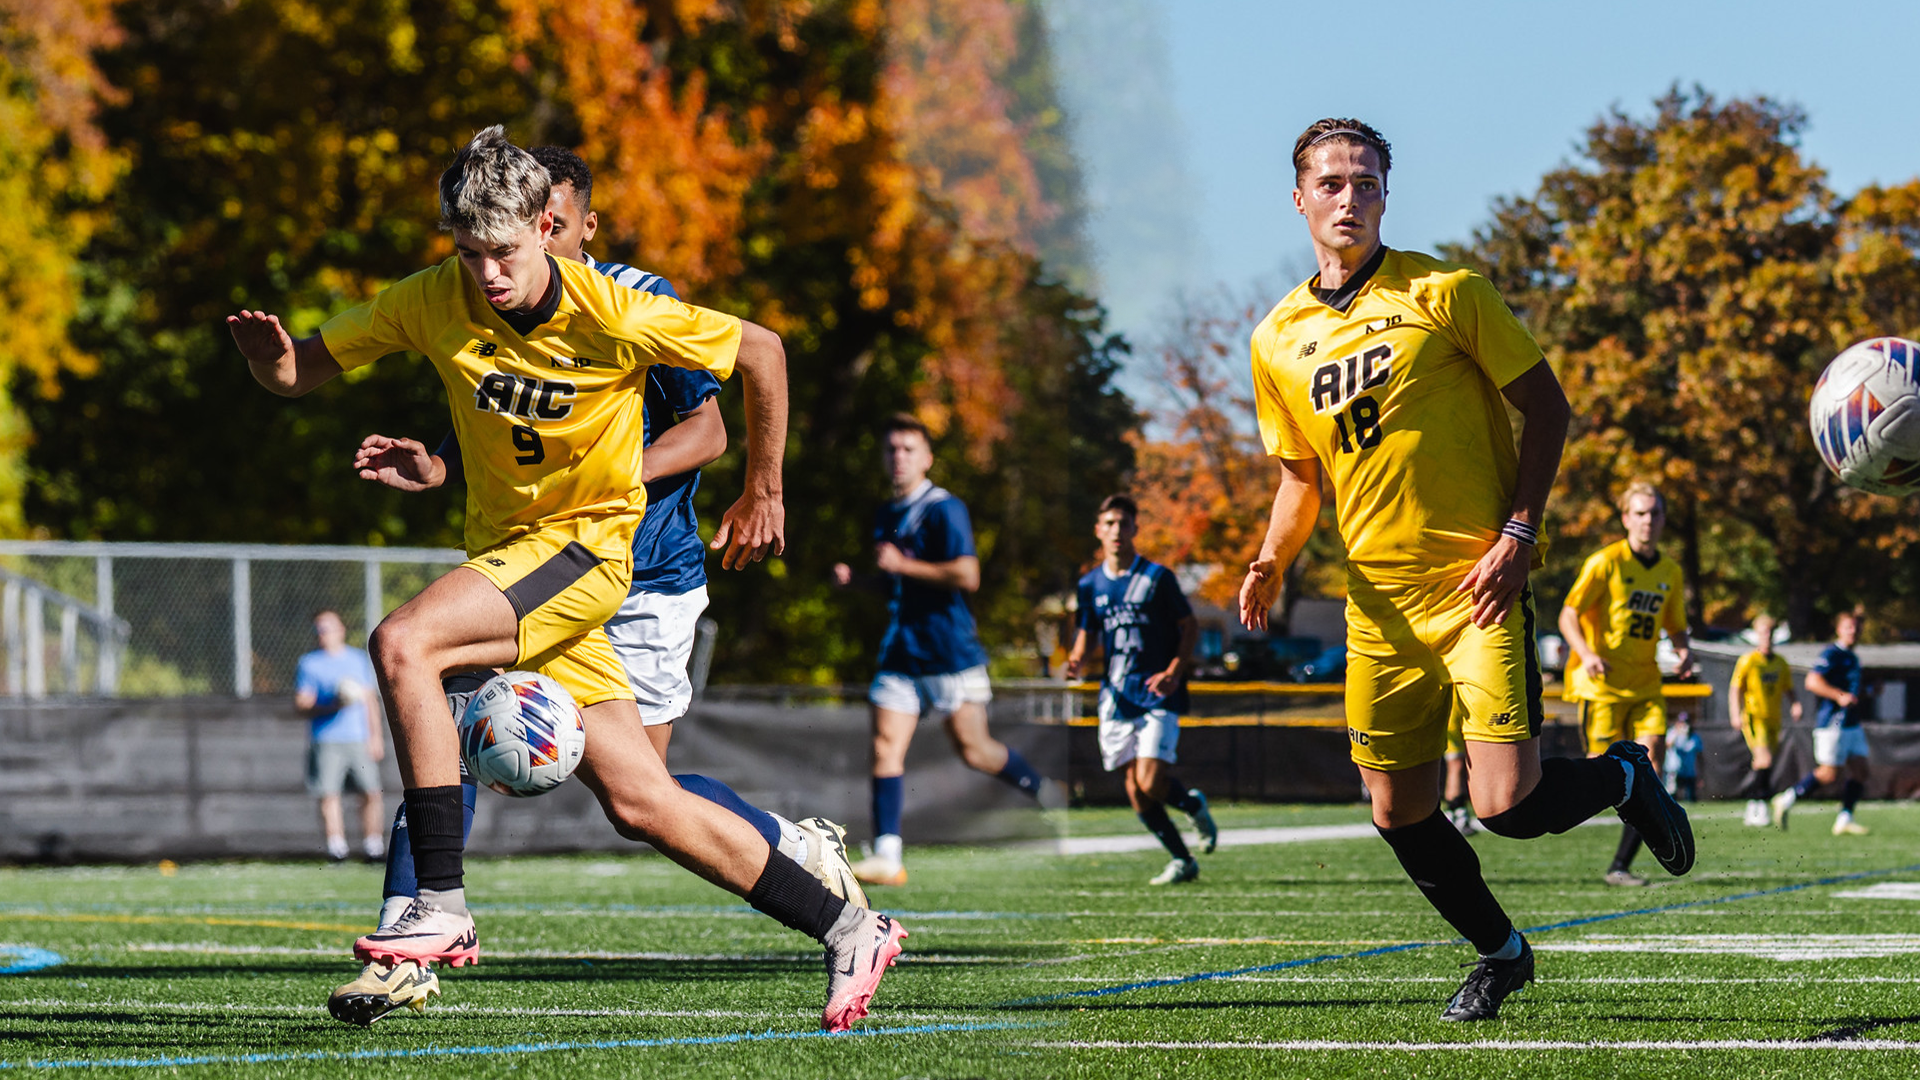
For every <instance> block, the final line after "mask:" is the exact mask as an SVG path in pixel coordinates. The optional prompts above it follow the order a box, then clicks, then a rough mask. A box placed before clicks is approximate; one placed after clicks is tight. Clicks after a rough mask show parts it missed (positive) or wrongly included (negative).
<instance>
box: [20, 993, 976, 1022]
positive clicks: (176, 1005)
mask: <svg viewBox="0 0 1920 1080" xmlns="http://www.w3.org/2000/svg"><path fill="white" fill-rule="evenodd" d="M324 1008H325V1006H322V1005H229V1004H224V1003H216V1002H178V1001H136V1000H132V999H128V998H118V999H113V1000H108V1001H67V1000H64V999H59V998H33V999H28V1000H23V1001H0V1009H149V1010H153V1011H155V1012H178V1013H249V1014H257V1015H262V1016H300V1015H305V1014H307V1013H316V1012H321V1011H323V1010H324ZM428 1011H429V1012H430V1013H432V1014H433V1015H436V1016H437V1015H440V1014H442V1013H453V1014H457V1015H461V1016H582V1017H610V1018H615V1019H620V1018H628V1019H631V1018H641V1019H644V1018H648V1017H657V1018H664V1019H695V1020H698V1019H733V1020H783V1019H789V1018H793V1017H809V1016H814V1015H817V1014H818V1013H819V1011H820V1010H818V1009H791V1010H788V1011H785V1012H780V1011H770V1010H764V1009H763V1010H742V1009H560V1008H554V1009H548V1008H541V1007H538V1006H525V1007H512V1008H509V1007H495V1006H485V1005H441V1004H438V1003H436V1004H434V1005H433V1006H432V1007H431V1008H430V1009H429V1010H428ZM888 1015H889V1016H891V1017H897V1018H900V1019H913V1020H925V1021H965V1020H978V1019H979V1018H980V1017H979V1014H977V1013H934V1012H919V1011H916V1010H913V1009H897V1010H888Z"/></svg>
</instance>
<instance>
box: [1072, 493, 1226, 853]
mask: <svg viewBox="0 0 1920 1080" xmlns="http://www.w3.org/2000/svg"><path fill="white" fill-rule="evenodd" d="M1139 532H1140V507H1139V504H1138V503H1135V502H1134V501H1133V499H1132V498H1131V497H1129V496H1126V495H1109V496H1107V497H1106V499H1105V500H1103V501H1102V502H1101V503H1100V515H1099V517H1097V518H1096V519H1095V520H1094V526H1093V535H1094V536H1095V537H1097V538H1098V539H1099V540H1100V556H1101V558H1100V565H1098V566H1096V567H1094V568H1093V569H1092V570H1089V571H1087V573H1086V576H1085V577H1082V578H1081V579H1080V587H1079V593H1080V597H1079V599H1080V602H1079V610H1078V612H1077V613H1076V615H1075V617H1074V623H1075V631H1074V635H1073V648H1072V650H1071V651H1069V652H1068V653H1067V664H1066V672H1067V677H1068V678H1069V679H1077V678H1079V677H1080V671H1081V667H1082V665H1084V664H1085V663H1086V659H1087V645H1088V641H1089V638H1090V635H1091V634H1093V633H1098V634H1099V635H1100V650H1101V652H1102V653H1104V654H1105V655H1106V658H1107V674H1106V677H1105V678H1104V679H1102V680H1101V681H1100V762H1101V764H1102V765H1104V766H1105V767H1106V770H1107V771H1108V772H1113V771H1114V770H1115V769H1125V770H1126V784H1127V801H1128V802H1130V803H1132V804H1133V812H1134V813H1136V814H1138V815H1140V823H1141V824H1142V825H1145V826H1146V827H1147V831H1148V832H1150V833H1152V834H1153V835H1154V837H1155V838H1157V839H1158V840H1159V841H1160V844H1161V846H1162V847H1164V848H1166V849H1167V854H1168V855H1171V856H1172V857H1173V861H1171V862H1169V863H1167V867H1166V869H1165V870H1162V871H1161V872H1160V873H1159V875H1158V876H1156V877H1154V878H1152V879H1150V880H1149V881H1148V884H1149V885H1173V884H1178V883H1180V882H1185V881H1192V880H1194V879H1195V878H1198V877H1199V876H1200V863H1199V862H1198V861H1197V860H1195V859H1194V857H1193V853H1192V852H1191V851H1188V850H1187V843H1186V841H1185V840H1184V839H1182V838H1181V836H1180V830H1179V829H1177V828H1175V827H1174V824H1173V821H1172V819H1170V818H1168V817H1167V807H1169V806H1171V807H1173V808H1174V809H1176V810H1179V811H1180V812H1181V813H1183V814H1186V815H1187V817H1189V818H1191V819H1192V821H1193V826H1194V828H1195V829H1196V830H1198V831H1199V833H1200V841H1201V851H1202V852H1211V851H1212V850H1213V848H1214V845H1215V844H1217V843H1219V840H1220V831H1219V830H1218V829H1217V828H1215V827H1214V824H1213V815H1212V814H1210V813H1208V812H1207V797H1206V796H1205V795H1202V794H1201V793H1200V789H1199V788H1190V787H1188V786H1187V785H1185V784H1183V783H1181V782H1180V781H1179V780H1178V779H1175V778H1174V776H1173V774H1172V773H1171V772H1170V771H1169V768H1170V767H1171V766H1172V765H1173V763H1174V760H1175V758H1174V751H1175V748H1176V747H1177V746H1178V745H1179V743H1180V714H1181V713H1183V712H1186V711H1187V672H1188V670H1189V669H1190V668H1191V667H1192V666H1193V646H1194V644H1195V643H1196V642H1198V641H1199V640H1200V621H1199V620H1198V619H1195V618H1194V617H1193V605H1191V604H1189V603H1187V596H1186V594H1185V593H1184V592H1181V591H1180V583H1179V582H1178V581H1176V580H1175V579H1174V576H1173V571H1171V570H1168V569H1167V568H1166V567H1164V566H1161V565H1160V564H1159V563H1156V562H1153V561H1151V560H1148V559H1145V558H1142V557H1141V555H1140V553H1139V552H1138V551H1136V550H1134V546H1133V538H1134V537H1135V536H1137V535H1138V534H1139Z"/></svg>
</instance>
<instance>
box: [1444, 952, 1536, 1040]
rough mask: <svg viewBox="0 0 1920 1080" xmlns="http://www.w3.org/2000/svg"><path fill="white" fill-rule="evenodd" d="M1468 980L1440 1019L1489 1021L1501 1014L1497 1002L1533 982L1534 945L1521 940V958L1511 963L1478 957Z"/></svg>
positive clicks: (1517, 957)
mask: <svg viewBox="0 0 1920 1080" xmlns="http://www.w3.org/2000/svg"><path fill="white" fill-rule="evenodd" d="M1460 966H1461V967H1471V968H1472V969H1473V971H1471V972H1469V973H1468V975H1467V981H1466V982H1464V983H1461V984H1460V989H1459V990H1457V991H1455V992H1454V995H1453V1000H1452V1001H1449V1002H1447V1007H1446V1008H1445V1009H1444V1010H1442V1011H1441V1013H1440V1019H1442V1020H1460V1021H1464V1020H1492V1019H1493V1018H1494V1017H1496V1016H1499V1015H1500V1003H1501V1002H1503V1001H1505V1000H1507V995H1508V994H1512V993H1515V992H1517V991H1519V990H1520V988H1521V987H1523V986H1525V985H1527V984H1528V983H1530V982H1532V981H1533V946H1531V945H1529V944H1527V942H1526V939H1525V938H1522V939H1521V941H1520V955H1519V956H1516V957H1514V958H1513V959H1511V960H1493V959H1490V958H1488V957H1484V956H1483V957H1481V958H1480V959H1479V960H1477V961H1475V962H1473V963H1471V964H1461V965H1460Z"/></svg>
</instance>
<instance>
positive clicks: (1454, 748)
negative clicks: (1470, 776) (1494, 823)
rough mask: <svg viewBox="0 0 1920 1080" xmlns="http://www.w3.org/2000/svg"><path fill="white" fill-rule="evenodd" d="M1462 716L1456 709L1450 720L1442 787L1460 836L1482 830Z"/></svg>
mask: <svg viewBox="0 0 1920 1080" xmlns="http://www.w3.org/2000/svg"><path fill="white" fill-rule="evenodd" d="M1462 719H1463V718H1462V717H1461V715H1460V711H1459V710H1458V709H1456V710H1454V713H1453V716H1452V718H1450V719H1449V720H1448V721H1447V753H1446V758H1445V760H1446V770H1447V778H1446V782H1445V784H1444V785H1443V786H1442V788H1441V790H1440V805H1441V806H1442V807H1443V808H1445V809H1446V812H1447V820H1448V821H1451V822H1453V827H1454V828H1456V829H1459V830H1460V835H1461V836H1472V835H1473V834H1474V833H1477V832H1479V831H1480V826H1479V824H1478V823H1477V822H1475V821H1474V820H1473V802H1472V798H1471V793H1470V790H1469V788H1468V787H1467V736H1466V733H1465V732H1463V731H1461V730H1460V724H1461V721H1462Z"/></svg>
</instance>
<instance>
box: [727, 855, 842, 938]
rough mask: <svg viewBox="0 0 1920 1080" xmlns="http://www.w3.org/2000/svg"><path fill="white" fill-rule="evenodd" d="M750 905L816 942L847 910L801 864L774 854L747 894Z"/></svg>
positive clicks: (825, 935) (823, 936) (824, 936)
mask: <svg viewBox="0 0 1920 1080" xmlns="http://www.w3.org/2000/svg"><path fill="white" fill-rule="evenodd" d="M747 903H748V904H750V905H752V907H753V910H755V911H758V912H760V913H761V914H762V915H769V916H772V917H773V918H774V919H775V920H776V921H778V922H779V923H780V924H781V925H783V926H786V927H788V928H789V929H793V930H798V931H800V932H801V933H803V934H805V935H807V936H808V937H811V938H812V939H813V940H815V941H825V940H826V937H827V931H829V930H831V929H833V924H834V923H835V922H836V921H837V920H838V919H839V918H840V915H841V913H842V912H844V911H846V909H847V902H846V901H845V900H842V899H840V898H839V897H837V896H835V895H833V894H832V893H830V892H828V891H827V887H826V886H824V885H822V884H820V882H819V881H818V880H816V879H815V878H814V876H813V875H812V874H809V873H807V872H806V871H805V870H802V869H801V868H800V864H799V863H797V862H794V861H793V860H792V859H789V858H787V857H786V856H784V855H782V854H780V853H779V852H777V851H774V852H772V853H771V854H770V856H769V857H768V859H767V866H766V869H764V870H762V871H760V877H759V879H758V880H756V881H755V882H754V883H753V888H752V889H751V890H749V891H748V893H747Z"/></svg>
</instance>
